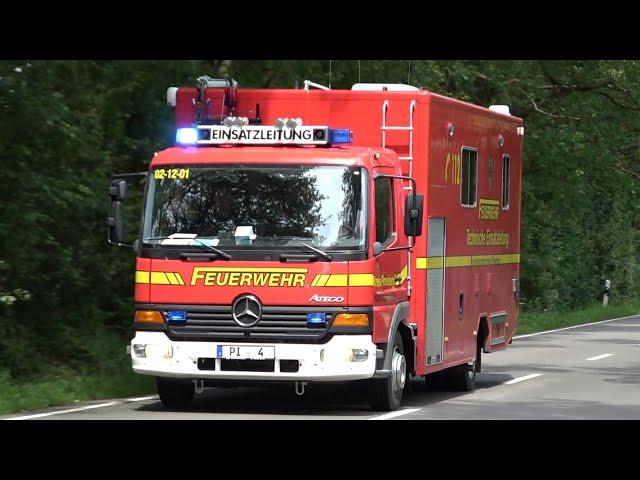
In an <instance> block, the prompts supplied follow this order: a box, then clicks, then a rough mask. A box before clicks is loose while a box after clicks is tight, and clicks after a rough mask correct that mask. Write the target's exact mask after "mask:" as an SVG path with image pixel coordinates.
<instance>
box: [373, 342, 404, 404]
mask: <svg viewBox="0 0 640 480" xmlns="http://www.w3.org/2000/svg"><path fill="white" fill-rule="evenodd" d="M391 355H392V356H391V375H390V376H389V377H387V378H376V379H372V380H369V404H370V405H371V408H372V409H373V410H381V411H385V412H389V411H391V410H396V409H397V408H398V407H399V406H400V403H401V402H402V392H403V391H404V388H405V385H406V383H407V360H406V358H405V356H404V348H403V346H402V337H401V335H400V332H397V333H396V335H395V339H394V341H393V350H392V351H391Z"/></svg>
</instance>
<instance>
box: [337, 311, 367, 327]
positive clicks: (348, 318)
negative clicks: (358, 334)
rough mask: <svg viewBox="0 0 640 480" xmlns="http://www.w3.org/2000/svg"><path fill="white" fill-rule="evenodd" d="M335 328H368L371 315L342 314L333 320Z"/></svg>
mask: <svg viewBox="0 0 640 480" xmlns="http://www.w3.org/2000/svg"><path fill="white" fill-rule="evenodd" d="M333 326H334V327H368V326H369V315H367V314H366V313H340V314H338V315H336V318H335V320H333Z"/></svg>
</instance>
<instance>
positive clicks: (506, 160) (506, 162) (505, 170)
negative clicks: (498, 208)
mask: <svg viewBox="0 0 640 480" xmlns="http://www.w3.org/2000/svg"><path fill="white" fill-rule="evenodd" d="M510 169H511V157H509V155H503V156H502V208H503V209H504V210H507V209H508V208H509V194H510V186H511V185H510V183H511V181H510V179H511V175H510Z"/></svg>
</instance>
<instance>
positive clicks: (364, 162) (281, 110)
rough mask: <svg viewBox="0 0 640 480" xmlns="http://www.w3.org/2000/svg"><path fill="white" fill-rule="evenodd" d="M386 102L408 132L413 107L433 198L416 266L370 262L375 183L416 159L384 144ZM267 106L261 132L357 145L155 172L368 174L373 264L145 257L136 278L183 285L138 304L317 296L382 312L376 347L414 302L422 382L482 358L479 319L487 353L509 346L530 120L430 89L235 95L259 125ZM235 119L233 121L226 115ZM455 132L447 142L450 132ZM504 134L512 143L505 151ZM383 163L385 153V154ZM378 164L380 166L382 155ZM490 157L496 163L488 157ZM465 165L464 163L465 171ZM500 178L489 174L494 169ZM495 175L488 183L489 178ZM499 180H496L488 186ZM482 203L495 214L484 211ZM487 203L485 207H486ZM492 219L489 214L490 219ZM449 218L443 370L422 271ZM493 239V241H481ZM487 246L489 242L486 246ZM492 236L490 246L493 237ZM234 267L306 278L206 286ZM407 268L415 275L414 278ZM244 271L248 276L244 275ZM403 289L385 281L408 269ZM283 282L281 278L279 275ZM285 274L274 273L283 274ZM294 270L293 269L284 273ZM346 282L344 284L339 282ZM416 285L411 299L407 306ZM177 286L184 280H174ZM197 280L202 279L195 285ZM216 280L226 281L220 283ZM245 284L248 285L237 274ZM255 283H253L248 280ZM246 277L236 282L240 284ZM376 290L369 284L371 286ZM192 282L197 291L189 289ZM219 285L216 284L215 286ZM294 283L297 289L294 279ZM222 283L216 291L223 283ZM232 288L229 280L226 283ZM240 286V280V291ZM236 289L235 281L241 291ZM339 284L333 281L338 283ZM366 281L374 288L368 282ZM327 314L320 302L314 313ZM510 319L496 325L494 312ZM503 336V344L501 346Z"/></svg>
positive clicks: (186, 121)
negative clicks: (471, 174)
mask: <svg viewBox="0 0 640 480" xmlns="http://www.w3.org/2000/svg"><path fill="white" fill-rule="evenodd" d="M196 94H197V91H196V89H195V88H180V89H179V90H178V93H177V106H176V127H186V126H191V125H192V124H193V122H194V121H195V112H196V110H195V107H194V105H193V102H192V99H193V98H195V97H196ZM208 95H209V98H210V99H211V107H210V111H209V114H210V115H219V114H220V113H221V112H223V110H222V109H221V106H222V95H221V91H219V90H215V89H210V90H209V92H208ZM385 100H386V101H388V102H389V103H388V110H387V116H386V123H387V125H398V126H404V125H408V124H409V106H410V102H412V101H414V102H415V105H416V108H415V113H414V116H413V126H414V133H413V158H414V160H413V165H412V167H411V170H412V175H413V177H414V178H415V180H416V185H417V192H418V193H421V194H424V195H425V216H424V224H423V230H422V236H420V237H418V238H417V239H416V244H415V247H414V249H413V252H412V253H411V256H410V258H409V257H408V255H407V252H406V251H388V252H384V253H383V254H381V255H379V256H378V257H374V256H373V249H372V248H373V247H372V244H373V240H371V239H372V238H374V237H375V211H374V208H373V205H374V199H375V197H374V193H373V180H374V178H375V176H376V175H379V174H390V175H403V174H404V175H407V174H408V173H409V171H410V168H409V162H408V161H406V160H399V159H398V157H400V156H405V155H408V152H409V134H408V132H406V131H403V132H398V131H395V132H387V134H386V147H387V149H383V148H381V145H382V131H381V125H382V116H383V102H384V101H385ZM257 104H259V105H260V107H259V111H260V117H261V119H262V123H263V124H264V125H271V124H273V122H274V121H275V120H276V119H277V118H278V117H288V118H293V117H300V118H302V120H303V121H304V124H305V125H327V126H329V127H331V128H349V129H351V130H352V131H353V139H354V141H353V146H350V147H334V148H316V147H295V146H293V147H275V146H274V147H241V146H236V147H228V148H224V147H222V148H221V147H210V148H206V147H204V148H196V147H190V148H170V149H167V150H165V151H163V152H159V153H158V154H157V155H156V156H155V157H154V158H153V161H152V164H151V166H152V167H156V166H158V165H172V164H174V165H179V164H207V163H229V164H233V163H243V164H250V163H263V164H274V163H282V164H285V163H287V164H340V165H345V164H346V165H360V166H363V167H365V168H366V169H367V170H368V172H369V185H370V188H369V192H370V194H369V201H370V205H371V207H370V208H369V220H370V221H369V241H368V249H369V252H368V259H367V260H363V261H351V262H335V261H334V262H315V263H301V264H291V263H287V264H283V263H280V262H266V261H265V262H240V261H230V262H214V263H215V265H214V264H212V263H211V262H208V263H203V264H199V263H186V262H181V261H178V260H145V259H138V261H137V270H143V271H149V272H173V273H179V274H180V276H181V278H182V280H183V281H184V285H181V284H180V285H178V284H175V285H169V284H167V285H162V284H150V285H148V284H141V285H137V286H136V290H135V293H136V301H137V302H140V303H184V304H187V303H188V304H208V303H217V304H230V303H232V302H233V300H234V298H235V297H237V296H238V295H240V294H242V293H248V292H251V293H254V294H256V295H257V296H258V297H260V299H261V300H262V301H263V302H264V303H265V305H269V304H271V305H283V304H287V305H292V306H293V305H310V303H309V298H310V297H311V296H312V295H314V294H318V295H325V296H333V297H342V298H343V300H342V301H341V302H339V303H332V304H331V305H333V306H336V305H343V306H347V305H348V306H373V308H374V318H373V340H374V342H376V343H385V342H386V341H387V339H388V336H389V327H390V325H391V320H392V315H393V312H394V310H395V308H396V305H397V304H398V303H399V302H402V301H406V300H407V299H409V300H410V319H409V321H410V322H411V323H414V324H416V325H417V358H416V366H415V371H416V374H424V373H429V372H431V371H435V370H438V369H441V368H444V367H447V366H450V365H453V364H459V363H462V362H466V361H469V360H470V359H472V358H473V354H474V353H473V352H475V348H476V341H477V334H478V332H479V329H480V322H481V319H482V321H483V322H486V325H487V328H488V329H489V336H488V338H487V339H486V342H485V351H492V350H497V349H501V348H504V347H505V346H506V345H507V344H508V343H509V341H510V339H511V337H512V336H513V333H514V331H515V327H516V323H517V315H518V301H517V296H516V295H515V294H514V291H513V285H514V283H513V280H514V279H515V280H517V279H518V278H519V260H518V256H519V251H520V190H521V178H520V172H521V150H522V138H523V137H522V136H521V135H518V133H517V127H519V126H521V125H522V121H521V120H520V119H518V118H516V117H512V116H508V115H502V114H499V113H496V112H493V111H491V110H488V109H486V108H483V107H479V106H476V105H471V104H468V103H465V102H461V101H457V100H454V99H451V98H448V97H443V96H440V95H436V94H433V93H431V92H428V91H416V92H388V91H380V92H361V91H358V92H354V91H321V90H311V91H304V90H252V89H246V90H244V89H241V90H239V91H238V105H237V108H236V110H235V112H234V115H237V116H247V117H249V118H253V117H255V114H256V105H257ZM224 113H227V112H224ZM450 124H452V125H454V126H455V132H454V134H453V135H452V136H450V135H449V131H448V126H449V125H450ZM500 136H502V137H503V139H504V144H503V146H502V147H500V146H499V142H498V139H499V137H500ZM463 146H468V147H473V148H474V149H476V150H477V152H478V163H477V199H478V202H477V205H476V207H474V208H466V207H462V206H461V202H460V192H461V184H460V182H457V181H456V178H458V179H459V169H458V170H456V168H458V167H457V166H456V165H459V160H458V157H456V155H457V156H460V155H461V149H462V147H463ZM376 154H379V155H376ZM504 154H508V155H510V159H511V160H510V162H511V163H510V170H511V172H510V182H511V187H510V205H509V208H508V209H503V208H502V205H501V204H500V205H498V209H497V213H496V209H495V208H494V207H495V205H494V204H495V201H496V200H497V201H500V200H501V192H502V155H504ZM376 156H378V157H379V158H376ZM489 159H491V161H490V160H489ZM456 162H458V163H456ZM491 164H492V166H491V169H490V165H491ZM490 170H491V176H490V175H489V171H490ZM490 177H491V178H490ZM404 186H405V183H404V182H402V181H400V180H395V181H394V203H395V228H396V232H397V236H396V239H395V241H394V242H393V243H392V244H391V245H390V246H402V245H407V242H408V239H407V237H406V236H405V235H404V232H403V221H404V212H403V208H404V198H405V190H404V189H403V187H404ZM480 200H484V201H485V202H483V206H486V205H489V207H488V210H486V211H485V210H483V213H481V211H480V210H481V209H480V203H481V202H480ZM486 202H488V203H486ZM487 212H488V213H487ZM432 217H437V218H444V219H445V222H446V235H445V255H444V258H443V259H442V262H443V264H444V265H445V270H444V272H445V274H444V275H445V289H444V291H445V294H444V337H445V339H444V340H445V341H444V350H443V355H444V361H443V362H442V363H440V364H438V365H433V366H429V367H427V366H426V361H425V348H424V345H425V342H426V338H425V335H426V328H425V325H426V311H427V302H426V299H427V293H428V292H427V271H428V270H427V269H426V268H425V265H426V264H428V262H430V261H437V259H428V258H427V257H428V256H429V252H428V251H427V239H428V235H429V232H428V222H429V218H432ZM482 234H484V237H483V235H482ZM478 238H485V242H484V243H483V242H482V241H480V240H478ZM488 238H490V240H487V239H488ZM214 267H215V268H217V267H221V268H222V267H231V268H237V269H239V270H238V271H242V272H241V273H247V272H248V273H251V271H252V269H253V270H255V269H283V268H284V269H301V270H305V271H304V272H297V273H304V280H303V281H301V280H300V279H299V278H298V279H297V280H296V281H295V282H294V283H295V285H291V286H289V285H284V286H279V287H278V286H275V285H276V284H277V282H278V281H274V286H268V285H262V286H259V285H258V286H256V285H251V287H248V286H247V285H246V284H245V285H235V286H228V285H223V286H213V285H209V286H207V285H204V284H203V282H204V280H203V279H202V278H195V277H194V276H193V275H194V270H195V269H196V268H214ZM405 267H406V269H405ZM242 269H245V270H246V272H245V271H244V270H242ZM403 269H405V270H404V272H405V274H406V275H404V277H403V278H402V282H401V283H400V284H398V283H397V282H395V283H394V282H387V281H385V280H384V279H385V278H386V279H388V278H394V276H397V275H399V274H400V273H401V272H403ZM272 273H274V272H272ZM276 273H277V272H276ZM284 273H287V272H284ZM317 275H336V276H337V277H336V280H335V283H337V284H339V285H337V286H323V287H318V286H317V285H315V284H314V279H315V278H316V276H317ZM341 275H342V276H345V277H344V278H346V279H347V280H345V281H344V282H346V283H344V282H343V280H342V279H341V277H339V276H341ZM354 275H355V276H359V277H358V278H362V279H370V278H371V277H373V278H374V279H375V280H374V281H373V283H368V284H366V285H357V286H356V285H355V284H354V285H350V283H351V279H352V278H355V277H353V276H354ZM406 277H410V282H411V287H412V292H411V296H410V298H409V297H408V291H407V287H408V284H409V281H408V279H407V278H406ZM176 278H177V277H176ZM194 278H195V280H194ZM216 278H217V277H216ZM235 278H236V280H238V278H240V279H241V277H237V276H236V277H235ZM246 278H248V277H246ZM239 281H240V280H238V282H239ZM367 281H369V280H367ZM192 282H195V283H194V284H193V285H192ZM212 282H213V280H212ZM292 282H293V281H292ZM214 283H215V282H214ZM222 283H224V279H223V280H222ZM232 283H234V282H232ZM236 283H237V282H236ZM329 283H330V282H329ZM364 283H366V282H364ZM461 294H463V295H464V313H463V314H462V315H461V314H460V313H459V299H460V295H461ZM314 305H316V306H317V305H318V304H314ZM501 312H504V313H505V315H506V316H505V318H504V319H503V318H502V317H500V316H498V317H496V318H497V320H500V321H493V322H492V320H491V317H490V316H491V314H496V313H498V314H499V313H501ZM499 337H504V341H501V342H496V341H495V339H497V338H499Z"/></svg>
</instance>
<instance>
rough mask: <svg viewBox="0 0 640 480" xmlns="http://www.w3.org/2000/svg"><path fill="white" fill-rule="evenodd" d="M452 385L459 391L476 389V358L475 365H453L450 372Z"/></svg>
mask: <svg viewBox="0 0 640 480" xmlns="http://www.w3.org/2000/svg"><path fill="white" fill-rule="evenodd" d="M449 375H450V377H449V378H450V380H451V386H452V387H453V388H454V389H455V390H457V391H459V392H473V391H474V390H475V389H476V360H475V359H474V361H473V365H467V364H466V363H464V364H462V365H458V366H457V367H453V368H452V369H451V371H450V372H449Z"/></svg>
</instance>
